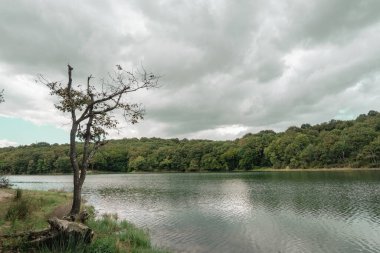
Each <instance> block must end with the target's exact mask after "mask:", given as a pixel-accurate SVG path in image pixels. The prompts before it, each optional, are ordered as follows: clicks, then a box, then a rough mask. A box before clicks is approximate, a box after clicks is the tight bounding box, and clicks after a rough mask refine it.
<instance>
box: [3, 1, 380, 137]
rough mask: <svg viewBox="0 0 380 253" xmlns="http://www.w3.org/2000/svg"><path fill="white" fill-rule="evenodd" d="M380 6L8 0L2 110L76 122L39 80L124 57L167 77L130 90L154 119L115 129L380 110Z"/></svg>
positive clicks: (274, 121)
mask: <svg viewBox="0 0 380 253" xmlns="http://www.w3.org/2000/svg"><path fill="white" fill-rule="evenodd" d="M379 12H380V2H379V1H376V0H363V1H356V0H333V1H331V0H321V1H317V0H314V1H307V2H305V1H299V0H286V1H274V0H272V1H263V0H254V1H252V0H247V1H238V2H237V1H236V2H234V1H218V0H215V1H200V0H199V1H172V0H160V1H146V0H137V1H136V0H135V1H129V2H125V1H121V0H120V1H118V0H116V1H112V2H103V1H89V0H87V1H80V2H78V1H74V0H69V1H63V0H59V1H38V2H33V3H32V2H30V1H26V0H23V1H17V2H14V1H11V0H5V1H3V2H1V3H0V21H1V22H0V33H1V34H2V39H1V40H0V67H1V68H0V89H2V88H4V89H5V92H6V93H5V96H6V103H4V104H2V105H1V107H0V115H2V116H8V117H18V118H23V119H26V120H29V121H31V122H33V123H35V124H54V125H56V126H57V127H62V128H67V125H65V124H66V123H67V122H68V119H67V118H66V117H64V116H63V115H61V114H57V112H56V111H55V109H54V107H53V102H54V99H53V98H51V97H50V96H49V94H48V91H47V90H46V89H45V88H43V87H42V86H38V85H36V84H35V83H34V82H33V80H34V79H35V77H36V75H37V73H43V74H44V75H45V76H47V77H49V78H50V79H53V80H60V81H63V82H65V81H66V77H65V73H66V67H65V66H66V64H67V63H70V64H71V65H73V66H74V68H75V69H74V81H75V82H76V83H83V82H84V80H85V78H86V76H87V75H89V74H93V75H94V76H95V77H97V78H98V79H97V80H99V78H100V77H104V76H105V75H106V74H107V71H110V70H111V69H112V67H113V66H115V64H122V65H123V66H126V67H129V68H132V67H138V66H140V64H143V65H144V67H146V68H148V69H149V70H152V71H153V72H155V73H157V74H160V75H162V76H163V77H162V79H161V83H162V87H161V88H160V89H158V90H152V91H149V92H141V93H139V94H136V95H135V96H134V97H133V98H132V99H133V101H135V102H142V103H143V104H145V106H146V110H147V115H146V121H144V122H143V123H141V124H139V125H135V126H129V125H125V124H122V126H121V130H120V131H119V134H117V132H112V133H111V137H116V138H121V137H126V136H127V137H131V136H139V137H141V136H159V137H187V138H192V137H194V138H214V139H225V138H228V139H233V138H236V137H239V136H240V135H241V134H243V133H245V132H247V131H255V130H262V129H266V128H274V129H275V130H284V129H285V128H286V127H288V126H289V125H300V124H302V123H318V122H321V121H326V120H329V119H331V118H332V117H340V118H347V117H348V116H347V115H356V114H359V113H365V112H367V111H369V110H371V109H374V110H379V107H380V100H379V96H378V95H376V94H380V93H378V92H377V91H378V88H377V86H378V85H377V84H378V82H379V76H380V49H379V47H378V45H379V43H380V16H379V15H378V13H379ZM121 121H122V119H121ZM243 128H244V129H243Z"/></svg>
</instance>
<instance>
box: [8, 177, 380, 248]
mask: <svg viewBox="0 0 380 253" xmlns="http://www.w3.org/2000/svg"><path fill="white" fill-rule="evenodd" d="M10 180H11V181H12V183H14V184H15V185H16V187H20V188H28V189H43V190H48V189H63V190H67V191H70V190H71V189H72V186H71V184H72V183H71V180H72V177H71V176H12V177H10ZM83 194H84V196H85V198H86V199H87V200H88V201H89V202H90V203H91V204H93V205H94V206H95V207H96V209H97V211H98V212H99V213H103V212H112V213H118V216H119V217H120V218H126V219H128V220H129V221H131V222H133V223H135V224H136V225H138V226H140V227H143V228H146V229H148V230H149V232H150V235H151V237H152V241H153V243H154V244H155V245H157V246H160V247H163V248H167V249H170V250H172V251H174V252H258V253H261V252H276V253H278V252H313V253H314V252H380V171H348V172H347V171H346V172H344V171H336V172H332V171H319V172H252V173H220V174H219V173H218V174H117V175H116V174H114V175H90V176H88V177H87V179H86V182H85V185H84V190H83Z"/></svg>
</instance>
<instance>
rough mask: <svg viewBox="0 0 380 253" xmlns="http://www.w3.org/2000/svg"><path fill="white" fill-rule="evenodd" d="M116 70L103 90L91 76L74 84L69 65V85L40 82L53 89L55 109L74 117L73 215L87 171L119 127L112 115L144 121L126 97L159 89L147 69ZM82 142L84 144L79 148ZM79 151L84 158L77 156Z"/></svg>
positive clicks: (72, 134)
mask: <svg viewBox="0 0 380 253" xmlns="http://www.w3.org/2000/svg"><path fill="white" fill-rule="evenodd" d="M116 66H117V70H116V71H115V72H113V73H112V74H110V75H109V79H108V80H103V81H102V83H101V84H102V85H101V89H99V88H97V87H95V86H93V85H91V83H90V81H91V79H92V78H93V77H92V75H90V76H88V77H87V85H86V86H85V87H83V86H81V85H74V84H73V80H72V71H73V67H71V66H70V65H68V66H67V67H68V83H67V84H62V83H60V82H50V81H48V80H47V79H45V78H44V77H43V76H40V82H41V83H43V84H44V85H46V86H47V87H48V88H49V89H50V94H51V95H54V96H57V97H58V98H59V102H58V103H56V104H55V107H56V108H57V109H58V110H60V111H62V112H64V113H68V114H69V115H70V116H71V131H70V151H69V157H70V163H71V168H72V171H73V183H74V190H73V193H74V194H73V203H72V207H71V211H70V215H72V216H76V215H77V214H78V213H79V211H80V206H81V191H82V186H83V183H84V180H85V178H86V172H87V169H88V168H89V165H90V161H91V159H92V157H93V156H94V154H95V152H96V151H97V150H98V149H99V147H101V146H102V145H104V144H105V143H106V141H105V138H106V135H107V134H108V131H109V130H110V129H114V128H116V127H117V125H118V121H117V120H116V119H115V117H114V115H113V114H112V113H113V112H114V111H117V110H119V111H121V112H122V113H123V115H124V117H125V119H126V120H127V121H129V122H131V123H132V124H135V123H137V122H138V121H139V120H142V119H143V114H144V110H143V108H141V106H140V105H139V104H135V103H130V102H128V101H127V100H126V95H127V94H129V93H133V92H135V91H138V90H141V89H149V88H153V87H157V83H158V76H155V75H153V74H152V73H147V72H146V71H145V70H144V69H142V71H139V72H130V71H125V70H123V69H122V67H121V66H120V65H116ZM77 139H79V140H80V141H82V142H83V145H80V146H78V145H77V143H76V140H77ZM78 149H81V155H80V156H78Z"/></svg>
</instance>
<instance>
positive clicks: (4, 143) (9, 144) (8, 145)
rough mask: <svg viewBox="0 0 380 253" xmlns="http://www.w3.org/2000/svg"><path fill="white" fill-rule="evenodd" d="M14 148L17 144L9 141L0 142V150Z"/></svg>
mask: <svg viewBox="0 0 380 253" xmlns="http://www.w3.org/2000/svg"><path fill="white" fill-rule="evenodd" d="M15 146H18V143H17V142H14V141H9V140H0V148H4V147H15Z"/></svg>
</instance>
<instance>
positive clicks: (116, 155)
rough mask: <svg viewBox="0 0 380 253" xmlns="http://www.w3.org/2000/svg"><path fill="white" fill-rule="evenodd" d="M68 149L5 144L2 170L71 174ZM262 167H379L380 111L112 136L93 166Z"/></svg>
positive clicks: (132, 168)
mask: <svg viewBox="0 0 380 253" xmlns="http://www.w3.org/2000/svg"><path fill="white" fill-rule="evenodd" d="M79 145H81V144H80V143H79ZM68 151H69V146H68V145H67V144H62V145H59V144H49V143H46V142H40V143H35V144H31V145H27V146H18V147H7V148H1V149H0V174H49V173H70V172H71V167H70V160H69V157H68ZM78 156H79V157H78V158H80V156H81V154H78ZM263 167H264V168H267V167H273V168H279V169H281V168H290V169H293V168H305V169H307V168H338V167H348V168H372V167H380V113H379V112H377V111H370V112H369V113H368V114H361V115H359V116H358V117H357V118H356V119H355V120H347V121H343V120H330V121H329V122H325V123H321V124H317V125H310V124H302V125H301V126H300V127H296V126H291V127H289V128H288V129H287V130H286V131H284V132H279V133H276V132H274V131H272V130H265V131H261V132H259V133H255V134H251V133H249V134H246V135H244V136H243V137H241V138H238V139H236V140H232V141H231V140H228V141H211V140H188V139H182V140H179V139H161V138H140V139H137V138H131V139H121V140H110V141H109V143H108V144H107V145H105V146H104V147H102V149H101V150H99V152H97V153H96V155H95V156H94V158H93V160H92V162H91V165H90V168H91V169H92V170H95V171H100V172H180V171H181V172H201V171H245V170H252V169H257V168H263Z"/></svg>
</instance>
